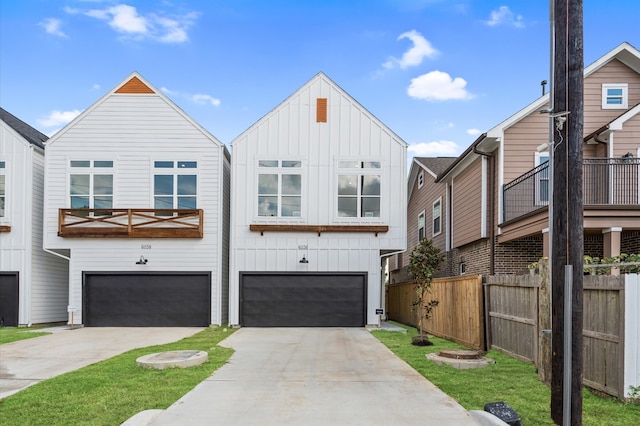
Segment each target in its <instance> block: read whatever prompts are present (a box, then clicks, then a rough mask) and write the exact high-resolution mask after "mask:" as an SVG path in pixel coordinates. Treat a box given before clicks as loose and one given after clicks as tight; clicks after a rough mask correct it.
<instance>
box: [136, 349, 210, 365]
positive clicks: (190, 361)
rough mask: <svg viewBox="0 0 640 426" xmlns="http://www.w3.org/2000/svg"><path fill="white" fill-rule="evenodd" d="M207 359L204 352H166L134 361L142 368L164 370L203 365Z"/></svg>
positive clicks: (144, 356) (206, 354)
mask: <svg viewBox="0 0 640 426" xmlns="http://www.w3.org/2000/svg"><path fill="white" fill-rule="evenodd" d="M208 359H209V354H208V353H207V352H204V351H194V350H191V351H189V350H184V351H168V352H158V353H155V354H149V355H143V356H141V357H139V358H138V359H136V364H138V365H139V366H140V367H143V368H155V369H156V370H164V369H165V368H172V367H178V368H187V367H194V366H196V365H200V364H204V363H205V362H207V360H208Z"/></svg>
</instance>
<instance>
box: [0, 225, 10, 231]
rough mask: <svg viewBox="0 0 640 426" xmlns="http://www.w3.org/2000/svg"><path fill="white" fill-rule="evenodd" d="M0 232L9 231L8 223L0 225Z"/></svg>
mask: <svg viewBox="0 0 640 426" xmlns="http://www.w3.org/2000/svg"><path fill="white" fill-rule="evenodd" d="M0 232H11V227H10V226H9V225H0Z"/></svg>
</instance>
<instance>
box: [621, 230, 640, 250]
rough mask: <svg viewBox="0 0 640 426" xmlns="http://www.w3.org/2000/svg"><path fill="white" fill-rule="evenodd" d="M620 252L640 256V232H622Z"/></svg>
mask: <svg viewBox="0 0 640 426" xmlns="http://www.w3.org/2000/svg"><path fill="white" fill-rule="evenodd" d="M620 252H621V253H625V254H640V231H622V235H621V236H620Z"/></svg>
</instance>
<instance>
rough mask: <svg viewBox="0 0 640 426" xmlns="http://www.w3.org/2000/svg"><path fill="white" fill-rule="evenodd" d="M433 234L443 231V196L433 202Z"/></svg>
mask: <svg viewBox="0 0 640 426" xmlns="http://www.w3.org/2000/svg"><path fill="white" fill-rule="evenodd" d="M432 218H433V220H432V223H433V236H434V237H435V236H436V235H439V234H440V233H441V232H442V197H440V198H438V199H437V200H436V201H434V202H433V215H432Z"/></svg>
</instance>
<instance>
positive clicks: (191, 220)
mask: <svg viewBox="0 0 640 426" xmlns="http://www.w3.org/2000/svg"><path fill="white" fill-rule="evenodd" d="M203 216H204V214H203V211H202V209H60V210H59V214H58V236H60V237H65V238H202V235H203V231H202V230H203Z"/></svg>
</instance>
